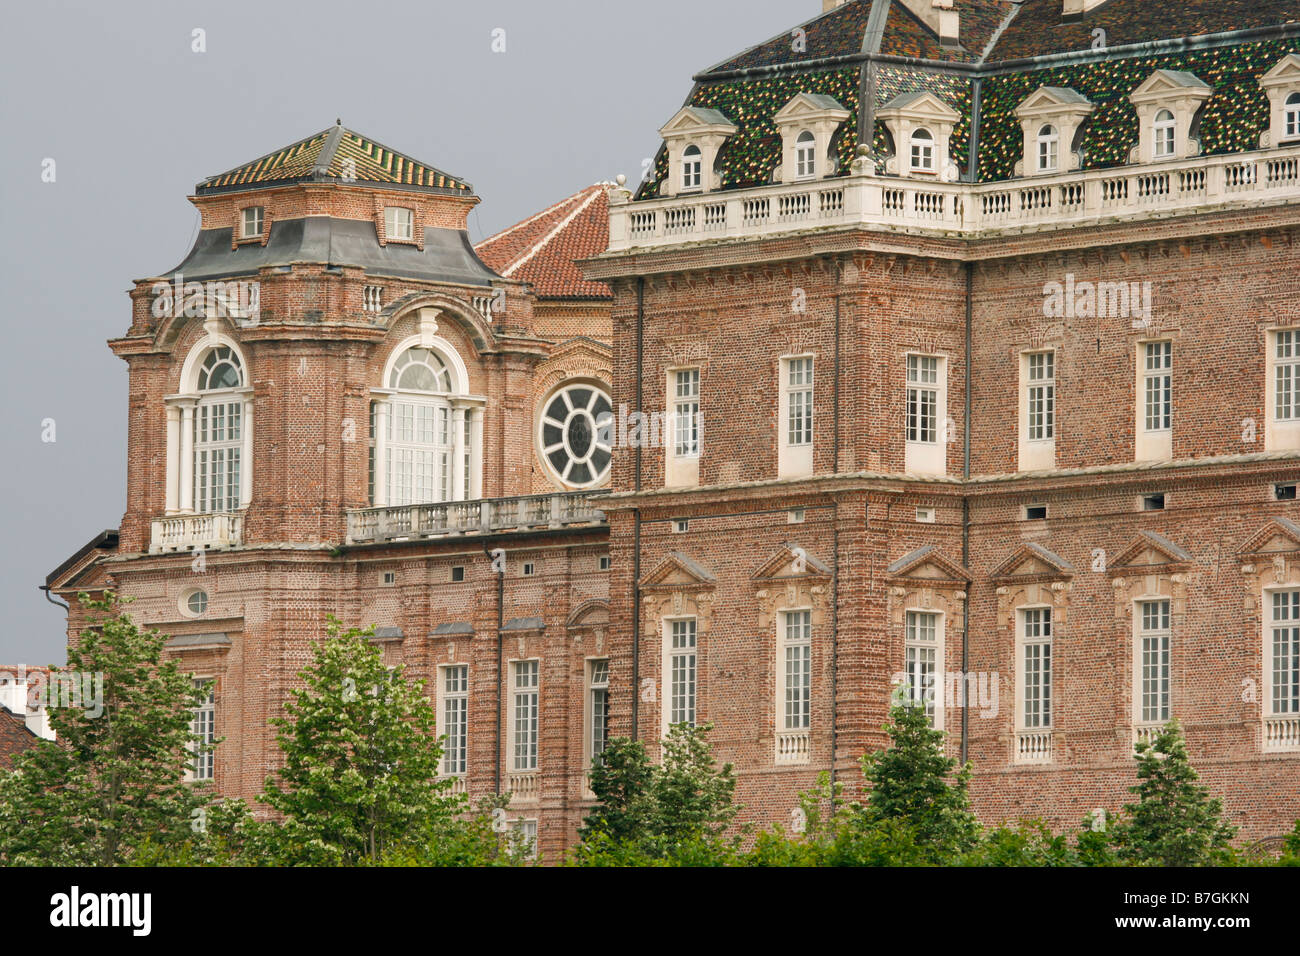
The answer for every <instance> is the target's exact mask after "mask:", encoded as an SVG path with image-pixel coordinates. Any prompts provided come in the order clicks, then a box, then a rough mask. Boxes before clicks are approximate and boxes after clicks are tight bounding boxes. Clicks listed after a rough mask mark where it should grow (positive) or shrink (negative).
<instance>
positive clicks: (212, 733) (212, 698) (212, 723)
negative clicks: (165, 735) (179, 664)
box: [185, 677, 217, 781]
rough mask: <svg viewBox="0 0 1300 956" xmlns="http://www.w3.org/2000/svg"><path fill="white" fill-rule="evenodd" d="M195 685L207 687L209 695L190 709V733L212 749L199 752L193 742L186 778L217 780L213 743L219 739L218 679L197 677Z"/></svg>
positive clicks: (215, 755) (215, 753)
mask: <svg viewBox="0 0 1300 956" xmlns="http://www.w3.org/2000/svg"><path fill="white" fill-rule="evenodd" d="M193 686H194V687H196V688H198V687H207V689H208V696H207V697H206V698H205V699H204V700H203V701H201V702H200V703H199V705H198V706H197V707H195V708H193V709H192V710H191V711H190V714H191V717H190V733H191V734H193V735H194V736H196V737H198V738H200V740H201V741H202V744H206V745H208V746H209V747H210V748H211V749H209V750H208V751H207V752H205V753H199V752H198V749H197V747H195V745H194V744H193V742H191V744H190V752H191V756H190V760H189V763H188V764H187V765H186V770H185V779H186V780H191V781H203V780H215V779H216V769H217V752H216V749H215V746H213V745H214V744H215V742H216V739H217V681H216V679H215V678H212V677H196V678H194V683H193ZM202 744H200V746H202Z"/></svg>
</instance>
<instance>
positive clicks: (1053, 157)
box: [1038, 125, 1061, 173]
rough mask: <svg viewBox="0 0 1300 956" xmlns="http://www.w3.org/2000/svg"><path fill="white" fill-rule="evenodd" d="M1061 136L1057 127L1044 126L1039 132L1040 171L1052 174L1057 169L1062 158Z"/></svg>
mask: <svg viewBox="0 0 1300 956" xmlns="http://www.w3.org/2000/svg"><path fill="white" fill-rule="evenodd" d="M1060 146H1061V134H1060V133H1059V132H1057V129H1056V127H1055V126H1050V125H1049V126H1044V127H1043V128H1042V129H1040V130H1039V131H1038V171H1039V172H1040V173H1045V172H1050V171H1052V170H1054V169H1056V163H1057V160H1058V158H1059V157H1060Z"/></svg>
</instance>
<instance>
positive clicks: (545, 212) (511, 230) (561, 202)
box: [474, 183, 602, 249]
mask: <svg viewBox="0 0 1300 956" xmlns="http://www.w3.org/2000/svg"><path fill="white" fill-rule="evenodd" d="M600 185H602V184H601V183H592V184H591V185H590V186H583V187H582V188H581V189H579V190H578V191H577V192H576V193H574V194H573V195H571V196H565V197H564V198H563V199H561V200H559V201H558V202H554V203H551V205H549V206H547V207H546V208H545V209H543V210H542V211H541V212H536V213H533V214H532V215H531V216H529V217H528V218H527V219H524V220H522V221H521V222H517V223H515V224H514V225H513V226H507V227H506V228H505V229H502V230H501V231H500V232H498V233H495V234H493V235H491V236H488V237H487V238H486V239H484V240H483V241H482V242H480V243H478V244H477V245H476V246H474V248H475V249H481V248H482V247H483V246H486V245H488V244H490V243H493V242H496V241H497V240H498V239H504V238H505V237H506V236H508V235H510V234H511V233H514V232H517V231H518V230H520V229H522V228H524V226H528V225H531V224H532V223H535V222H536V221H537V220H539V219H542V218H543V217H545V216H549V215H550V214H551V213H553V212H555V210H557V209H559V208H560V207H561V206H564V205H565V204H566V203H571V202H574V201H576V200H577V198H578V197H579V196H581V195H582V194H583V193H585V192H586V191H587V190H589V189H596V188H597V187H599V186H600Z"/></svg>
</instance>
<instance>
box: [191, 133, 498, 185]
mask: <svg viewBox="0 0 1300 956" xmlns="http://www.w3.org/2000/svg"><path fill="white" fill-rule="evenodd" d="M331 180H338V181H341V182H353V181H355V182H362V183H380V184H388V185H402V186H417V187H422V188H427V189H443V190H453V191H459V192H465V193H472V192H473V191H474V190H473V187H472V186H470V184H469V183H467V182H465V181H464V180H463V179H459V178H457V177H455V176H452V175H450V174H448V173H444V172H443V171H442V170H440V169H435V168H434V167H433V166H429V165H428V164H426V163H422V162H420V161H419V160H416V159H412V158H411V157H410V156H407V155H406V154H404V153H399V152H398V151H397V150H395V149H390V148H389V147H387V146H385V145H383V144H382V143H378V142H375V141H374V140H372V139H370V138H369V137H366V136H362V135H361V134H360V133H357V132H354V131H352V130H350V129H345V128H344V127H343V126H341V125H336V126H333V127H331V128H329V129H326V130H321V131H320V132H319V133H316V134H314V135H312V136H308V137H307V138H306V139H300V140H298V142H296V143H290V144H289V145H288V146H285V147H282V148H281V149H277V150H275V151H274V152H271V153H267V154H266V155H265V156H261V157H259V158H257V159H254V160H252V161H251V162H248V163H244V164H243V165H241V166H236V167H235V168H234V169H230V170H227V171H226V172H224V173H220V174H218V175H216V176H209V177H208V178H207V179H205V180H204V181H203V182H201V183H199V185H198V186H197V187H196V190H197V191H198V192H199V193H200V194H202V193H207V192H215V191H218V190H226V189H240V188H248V187H255V186H271V185H274V186H283V185H285V184H286V183H295V182H329V181H331Z"/></svg>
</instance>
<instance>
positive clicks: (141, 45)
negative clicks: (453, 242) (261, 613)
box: [0, 0, 821, 665]
mask: <svg viewBox="0 0 1300 956" xmlns="http://www.w3.org/2000/svg"><path fill="white" fill-rule="evenodd" d="M820 12H821V3H820V0H657V2H656V3H653V4H650V3H633V2H606V3H601V2H597V0H421V2H414V0H411V2H401V3H398V2H384V0H370V2H367V3H339V2H336V0H315V2H311V3H308V2H304V0H261V2H249V0H223V2H220V3H216V2H189V0H158V2H141V0H130V2H127V0H115V2H105V0H86V2H63V0H45V2H40V3H25V4H17V3H13V4H7V5H6V9H5V12H4V25H3V29H0V90H3V93H2V94H0V121H2V122H3V127H2V129H3V140H2V143H3V145H0V210H2V211H3V212H2V213H0V215H2V216H3V220H2V221H3V224H4V228H3V238H2V239H0V244H2V245H0V281H2V282H3V296H4V297H3V305H2V306H0V309H2V310H3V311H0V315H2V316H3V322H4V330H5V338H4V348H3V351H2V353H0V363H2V364H3V371H4V383H5V384H4V387H5V401H4V410H3V414H0V439H2V440H3V446H0V447H3V448H4V449H5V450H6V452H7V456H6V458H7V460H6V462H5V467H4V468H3V471H2V472H0V491H2V492H3V499H2V500H3V501H4V505H5V507H4V527H3V530H4V534H5V538H6V540H5V542H4V547H3V548H2V549H0V562H2V573H0V607H3V608H4V613H5V625H4V626H3V627H0V665H7V664H19V663H25V664H60V663H63V661H64V659H65V657H64V640H65V637H64V620H65V618H64V612H63V610H62V609H61V608H57V607H55V606H53V605H51V604H48V603H46V601H45V598H44V595H43V594H42V592H40V591H38V590H37V586H38V585H40V584H43V583H44V581H45V576H46V575H47V574H48V573H49V572H50V571H51V570H53V569H54V568H55V567H57V566H58V565H59V564H60V563H61V562H62V561H63V560H64V559H65V558H67V557H68V556H70V555H71V554H72V553H73V552H75V551H76V550H77V549H78V548H80V547H81V546H82V545H83V544H85V543H86V542H87V541H89V540H90V539H91V538H93V537H94V536H95V535H96V534H98V533H99V532H100V531H102V530H104V529H106V528H115V527H116V526H117V524H118V522H119V521H120V519H121V516H122V511H123V510H124V508H125V502H126V491H125V486H126V414H127V376H126V364H125V363H124V362H122V361H121V360H120V359H118V358H117V357H115V356H114V355H113V354H112V353H111V352H110V351H109V350H108V348H107V346H106V345H105V342H106V340H108V339H109V338H112V337H115V336H119V335H121V334H122V333H123V332H125V331H126V329H127V326H128V325H129V324H130V308H129V301H128V299H127V291H128V290H129V288H130V287H131V282H132V280H134V279H138V278H142V277H147V276H153V275H157V274H159V273H161V272H164V271H166V270H168V269H171V268H172V267H174V266H175V265H176V264H178V263H179V262H180V261H181V260H182V259H183V258H184V257H185V254H186V253H187V252H188V251H189V248H190V245H191V243H192V241H193V239H194V236H195V233H196V231H197V229H198V221H199V217H198V211H197V210H196V209H195V208H194V207H193V206H192V205H191V204H190V203H189V202H187V201H186V198H185V197H186V196H188V195H189V194H190V192H191V191H192V190H193V188H194V185H195V184H196V183H197V182H199V181H200V180H201V179H203V178H205V177H206V176H210V175H212V174H214V173H218V172H222V171H224V170H226V169H229V168H231V167H232V166H236V165H238V164H240V163H243V162H246V161H248V160H250V159H254V158H256V157H258V156H261V155H262V154H264V153H267V152H270V151H272V150H273V149H276V148H278V147H280V146H284V145H287V144H289V143H291V142H293V141H295V140H298V139H301V138H303V137H304V136H307V135H309V134H311V133H314V132H317V131H319V130H322V129H324V128H326V127H328V126H330V125H332V124H333V122H334V120H335V117H341V118H342V120H343V123H344V125H346V126H348V127H350V128H352V129H355V130H357V131H358V132H361V133H363V134H366V135H368V136H371V137H373V138H375V139H376V140H378V141H379V142H381V143H385V144H386V145H388V146H391V147H392V148H393V149H397V150H401V151H402V152H405V153H407V154H409V155H411V156H413V157H415V158H416V159H419V160H422V161H424V162H428V163H431V164H433V165H435V166H438V167H439V168H441V169H443V170H445V171H447V172H449V173H452V174H454V175H457V176H462V177H464V178H466V179H468V180H469V181H470V182H471V183H473V184H474V188H475V191H476V192H477V193H478V195H479V196H480V197H482V203H481V205H480V206H479V207H478V208H477V209H476V210H475V211H474V212H473V213H472V214H471V217H470V232H471V236H472V238H473V239H474V240H475V241H477V240H479V239H481V238H483V237H484V236H487V235H490V234H491V233H493V232H495V231H497V230H499V229H501V228H503V227H505V226H508V225H510V224H511V223H514V222H517V221H518V220H520V219H523V218H525V217H527V216H528V215H530V214H532V213H534V212H536V211H538V210H540V209H542V208H544V207H546V206H548V205H550V204H551V203H553V202H555V201H556V200H558V199H561V198H563V197H564V196H567V195H569V194H570V193H573V192H576V191H577V190H578V189H580V188H581V187H583V186H585V185H588V184H590V183H592V182H596V181H599V180H606V179H613V178H614V177H615V176H616V175H617V174H619V173H625V174H626V175H627V176H628V178H629V179H630V180H636V179H637V178H639V176H640V172H641V163H642V159H643V158H644V157H648V156H651V155H653V153H654V151H655V149H656V148H657V147H658V144H659V140H658V136H657V135H656V132H655V131H656V130H657V129H658V128H659V127H660V126H661V125H662V124H663V123H664V122H665V121H666V120H667V119H668V118H669V117H670V116H671V115H672V114H673V113H674V112H675V111H676V109H677V108H678V107H679V106H680V105H681V103H682V101H683V100H684V99H685V97H686V95H687V93H688V92H689V91H690V86H691V76H692V74H694V73H695V72H696V71H698V70H701V69H704V68H705V67H708V66H711V65H713V64H714V63H716V62H718V61H720V60H722V59H724V58H725V57H727V56H729V55H730V54H733V53H737V52H739V51H740V50H742V49H744V48H745V47H747V46H750V45H752V44H754V43H758V42H760V41H762V40H765V39H767V38H768V37H771V36H774V35H776V34H777V33H780V32H782V31H784V30H787V29H789V28H791V27H793V26H794V25H796V24H797V23H799V22H800V21H801V20H804V19H807V18H809V17H811V16H815V15H816V14H818V13H820ZM195 28H200V29H202V30H204V31H205V33H206V45H207V51H206V52H204V53H195V52H193V51H192V50H191V46H192V40H191V37H192V31H193V30H194V29H195ZM498 28H500V29H503V30H504V31H505V44H506V51H505V52H504V53H494V52H493V51H492V40H493V36H492V34H493V31H494V30H496V29H498ZM46 158H52V159H54V160H55V168H54V169H55V176H56V178H55V181H54V182H53V183H45V182H42V178H41V174H42V164H43V161H44V160H45V159H46ZM46 419H53V420H54V428H55V430H54V435H53V437H54V438H55V440H54V441H53V442H45V441H42V432H43V427H42V422H43V421H44V420H46Z"/></svg>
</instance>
